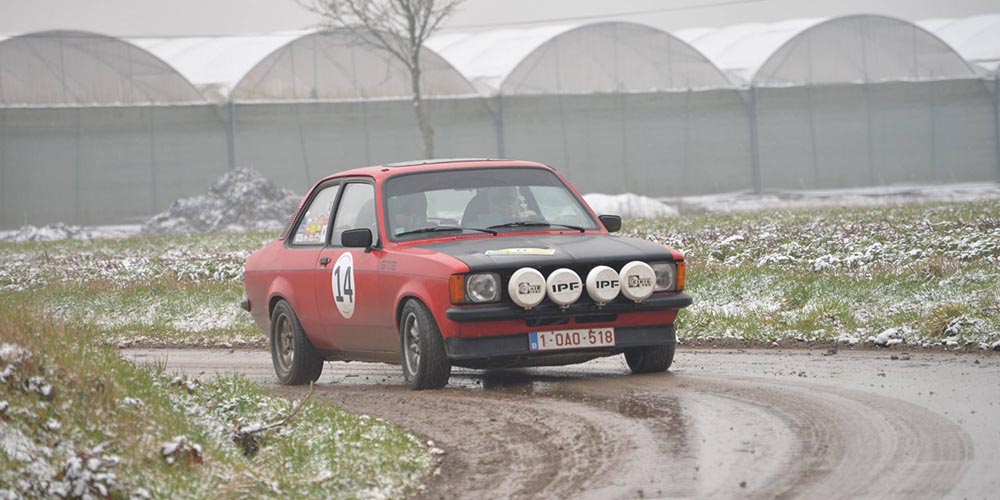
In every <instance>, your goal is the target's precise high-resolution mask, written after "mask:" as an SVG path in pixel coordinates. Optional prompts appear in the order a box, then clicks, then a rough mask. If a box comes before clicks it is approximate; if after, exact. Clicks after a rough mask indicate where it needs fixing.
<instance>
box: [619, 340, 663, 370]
mask: <svg viewBox="0 0 1000 500" xmlns="http://www.w3.org/2000/svg"><path fill="white" fill-rule="evenodd" d="M675 346H676V344H669V345H654V346H649V347H639V348H636V349H631V350H628V351H625V362H626V363H628V367H629V369H631V370H632V373H634V374H640V373H660V372H665V371H667V370H668V369H669V368H670V365H671V364H673V362H674V347H675Z"/></svg>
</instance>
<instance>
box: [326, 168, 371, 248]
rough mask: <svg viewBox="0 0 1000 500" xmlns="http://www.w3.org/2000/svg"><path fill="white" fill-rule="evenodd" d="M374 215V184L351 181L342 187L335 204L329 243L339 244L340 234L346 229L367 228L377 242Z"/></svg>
mask: <svg viewBox="0 0 1000 500" xmlns="http://www.w3.org/2000/svg"><path fill="white" fill-rule="evenodd" d="M376 221H377V218H376V217H375V186H373V185H371V184H365V183H360V182H357V183H351V184H348V185H347V186H345V187H344V195H343V196H341V197H340V205H338V206H337V216H336V219H334V223H333V238H331V240H330V244H331V245H333V246H341V235H343V234H344V231H347V230H348V229H362V228H368V229H370V230H371V232H372V241H373V242H375V244H377V242H378V224H377V222H376Z"/></svg>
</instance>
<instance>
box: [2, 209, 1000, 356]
mask: <svg viewBox="0 0 1000 500" xmlns="http://www.w3.org/2000/svg"><path fill="white" fill-rule="evenodd" d="M623 233H624V234H628V235H632V236H638V237H643V238H648V239H651V240H654V241H660V242H663V243H666V244H669V245H672V246H674V247H676V248H678V249H680V250H683V251H684V252H685V253H686V254H687V258H688V262H689V267H688V290H689V291H690V292H691V294H692V295H693V296H694V298H695V304H694V305H693V306H692V307H691V308H689V309H687V310H685V311H684V312H683V313H682V314H681V315H680V319H679V322H680V325H679V326H680V330H679V332H680V334H681V336H682V338H727V337H729V338H740V339H748V340H759V341H773V340H779V339H792V338H802V339H817V340H836V339H843V340H851V339H854V340H857V341H860V342H866V341H869V340H870V339H872V338H874V337H877V336H878V335H880V334H882V333H885V332H887V331H889V330H891V329H896V330H898V335H899V336H900V337H901V338H902V339H903V340H905V341H906V342H908V343H917V344H923V343H944V344H955V343H957V344H963V345H965V344H972V345H978V344H979V343H980V342H982V343H984V344H987V345H993V344H996V343H997V342H1000V200H997V199H986V200H976V201H964V202H953V203H924V204H906V205H880V206H877V207H854V208H810V209H801V208H799V209H795V210H787V209H786V210H768V211H751V212H745V211H744V212H731V213H711V212H709V213H700V214H693V213H687V214H684V215H682V216H679V217H665V218H657V219H626V221H625V228H624V231H623ZM273 237H274V233H223V234H209V235H196V236H144V237H132V238H127V239H95V240H89V241H77V240H64V241H54V242H31V243H0V252H2V253H3V255H4V259H2V260H0V304H9V305H12V306H26V305H41V306H42V307H44V310H45V311H46V312H47V314H49V315H50V316H53V317H56V318H60V319H63V320H66V321H69V322H71V323H73V324H79V325H93V326H96V327H97V328H96V330H95V332H96V335H97V336H98V338H99V339H100V340H102V341H104V342H108V343H111V344H114V345H132V344H142V345H213V346H231V345H244V344H253V343H261V342H263V336H262V335H261V333H260V332H259V330H258V329H257V327H256V326H255V325H254V324H253V322H252V320H251V318H250V315H248V314H246V313H245V312H244V311H242V310H241V309H240V308H239V305H238V303H239V300H240V299H241V298H242V295H243V284H242V273H243V262H244V260H245V258H246V256H247V255H249V254H250V252H252V251H253V250H256V249H257V248H260V247H261V246H262V245H263V244H264V243H266V242H268V241H270V240H271V239H272V238H273Z"/></svg>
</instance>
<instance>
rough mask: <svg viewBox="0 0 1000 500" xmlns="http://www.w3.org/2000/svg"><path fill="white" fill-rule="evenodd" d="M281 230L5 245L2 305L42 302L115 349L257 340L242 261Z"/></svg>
mask: <svg viewBox="0 0 1000 500" xmlns="http://www.w3.org/2000/svg"><path fill="white" fill-rule="evenodd" d="M274 236H275V235H274V233H222V234H213V235H191V236H176V235H175V236H145V237H131V238H125V239H95V240H86V241H81V240H63V241H53V242H30V243H0V252H2V253H3V255H4V257H5V258H4V259H2V260H0V304H8V305H17V306H27V305H35V304H37V305H41V306H42V307H43V308H44V310H45V311H46V313H47V314H48V315H50V316H52V317H54V318H58V319H61V320H65V321H69V322H71V323H74V324H86V325H93V326H96V327H98V328H97V330H96V332H97V335H98V336H99V338H100V339H101V340H103V341H104V342H107V343H111V344H115V345H134V344H142V345H213V346H233V345H245V344H253V343H259V342H261V341H262V340H263V337H262V335H261V333H260V331H259V330H258V329H257V327H256V326H255V325H254V323H253V321H252V320H251V318H250V315H249V314H247V313H246V312H245V311H243V310H242V309H240V307H239V301H240V299H241V298H242V297H243V264H244V261H245V260H246V257H247V255H249V254H250V253H251V252H252V251H253V250H255V249H257V248H259V247H261V246H262V245H264V244H265V243H266V242H269V241H271V240H272V239H273V238H274Z"/></svg>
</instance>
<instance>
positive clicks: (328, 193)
mask: <svg viewBox="0 0 1000 500" xmlns="http://www.w3.org/2000/svg"><path fill="white" fill-rule="evenodd" d="M339 189H340V185H339V184H335V185H333V186H327V187H325V188H323V189H322V190H321V191H320V192H319V193H317V194H316V196H314V197H313V199H312V201H311V202H309V206H308V207H307V208H306V213H305V215H303V216H302V219H301V220H299V225H298V226H297V227H296V228H295V234H293V235H292V244H293V245H322V244H323V242H324V239H325V238H326V229H327V228H328V227H329V225H330V212H332V211H333V202H334V200H336V199H337V191H338V190H339Z"/></svg>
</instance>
